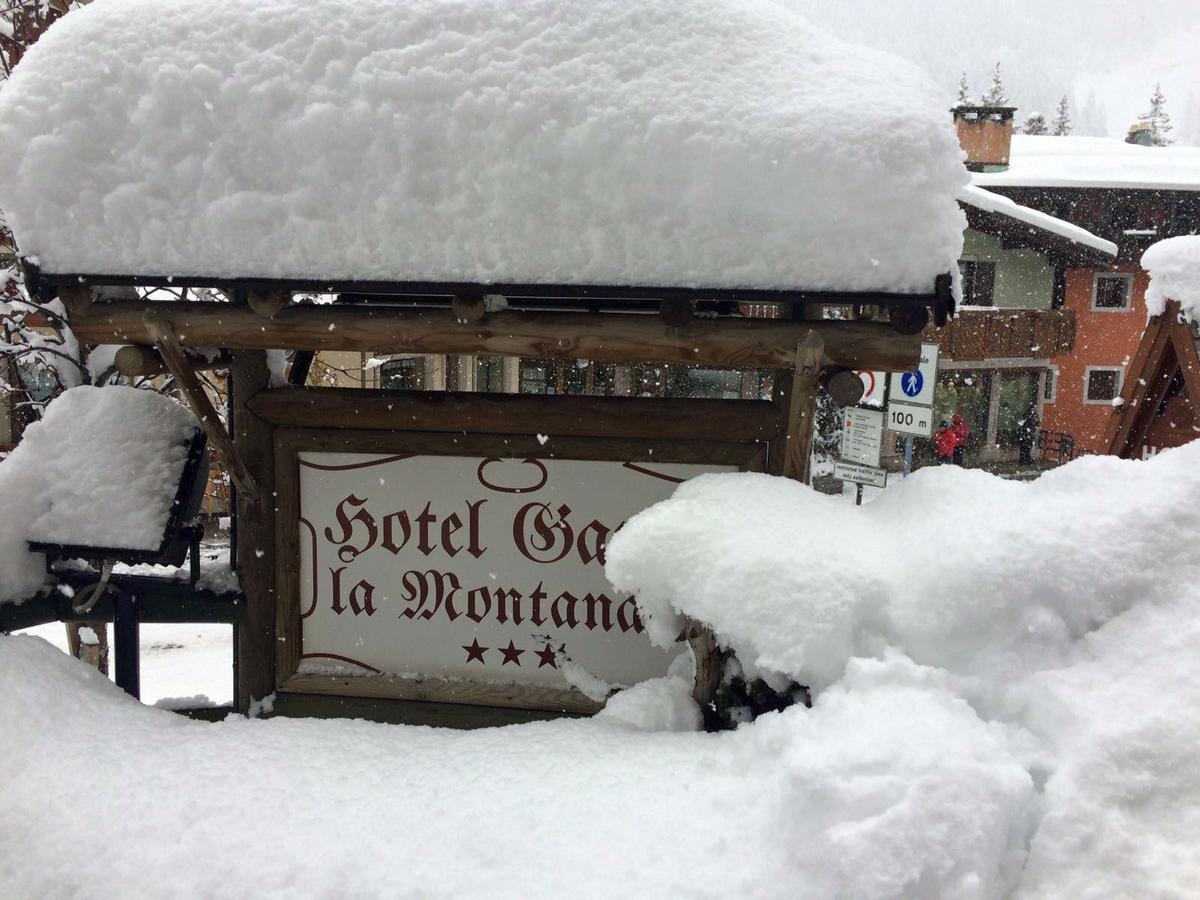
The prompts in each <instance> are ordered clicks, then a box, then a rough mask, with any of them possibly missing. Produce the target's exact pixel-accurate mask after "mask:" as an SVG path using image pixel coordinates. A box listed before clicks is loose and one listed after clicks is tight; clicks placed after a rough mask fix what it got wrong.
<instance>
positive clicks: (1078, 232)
mask: <svg viewBox="0 0 1200 900" xmlns="http://www.w3.org/2000/svg"><path fill="white" fill-rule="evenodd" d="M958 199H959V200H960V201H961V202H963V203H966V204H969V205H970V206H974V207H976V208H977V209H982V210H986V211H987V212H994V213H999V214H1000V215H1003V216H1008V217H1009V218H1010V219H1016V220H1017V221H1018V222H1024V223H1025V224H1026V225H1032V226H1034V227H1035V228H1040V229H1041V230H1042V231H1049V232H1050V233H1051V234H1057V235H1058V236H1059V237H1064V238H1066V239H1067V240H1069V241H1074V242H1075V243H1076V244H1083V245H1084V246H1085V247H1091V248H1092V249H1094V250H1099V251H1100V252H1101V253H1106V254H1108V255H1109V256H1112V257H1116V255H1117V245H1116V244H1114V243H1113V242H1112V241H1107V240H1105V239H1104V238H1102V237H1099V236H1097V235H1094V234H1092V233H1091V232H1090V231H1088V230H1087V229H1086V228H1080V227H1079V226H1078V225H1072V224H1071V223H1070V222H1065V221H1063V220H1062V219H1059V218H1056V217H1054V216H1052V215H1049V214H1048V213H1044V212H1042V211H1041V210H1037V209H1030V208H1029V207H1028V206H1022V205H1021V204H1019V203H1017V202H1016V201H1014V200H1012V199H1010V198H1008V197H1005V196H1003V195H1001V194H995V193H992V192H991V191H988V190H984V189H983V188H981V187H977V186H976V185H973V184H969V185H967V186H966V187H964V188H963V189H962V190H961V191H959V192H958Z"/></svg>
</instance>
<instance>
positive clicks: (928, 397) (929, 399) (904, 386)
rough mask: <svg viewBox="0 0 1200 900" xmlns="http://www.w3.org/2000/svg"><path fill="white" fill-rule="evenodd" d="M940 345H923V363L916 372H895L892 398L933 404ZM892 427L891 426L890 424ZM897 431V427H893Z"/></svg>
mask: <svg viewBox="0 0 1200 900" xmlns="http://www.w3.org/2000/svg"><path fill="white" fill-rule="evenodd" d="M937 363H938V345H937V344H922V345H921V364H920V365H919V366H918V367H917V371H915V372H893V373H892V379H891V382H892V384H891V392H890V395H889V396H890V400H893V401H894V400H899V401H900V402H902V403H920V404H922V405H923V406H932V405H933V389H934V386H935V385H936V384H937ZM888 427H889V428H891V426H890V425H889V426H888ZM892 430H893V431H895V430H896V429H892Z"/></svg>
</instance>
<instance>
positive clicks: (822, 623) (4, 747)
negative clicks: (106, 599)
mask: <svg viewBox="0 0 1200 900" xmlns="http://www.w3.org/2000/svg"><path fill="white" fill-rule="evenodd" d="M689 485H690V487H687V488H686V489H685V488H681V489H680V490H679V491H677V493H676V495H675V497H674V498H673V499H672V500H669V501H665V502H664V503H663V504H660V505H659V506H657V507H655V508H653V509H652V510H651V511H650V512H648V513H647V514H643V515H642V516H639V517H636V518H634V519H633V520H631V521H630V523H629V524H628V525H627V526H626V528H625V529H623V530H622V531H621V533H620V534H619V535H618V537H619V538H620V540H614V542H613V544H612V546H611V547H610V569H609V574H610V577H613V578H614V580H616V581H618V582H620V581H622V580H629V579H633V580H639V579H641V580H643V581H644V582H645V591H644V592H645V594H646V596H645V598H644V603H643V606H644V608H645V609H646V612H647V614H648V615H650V616H652V617H653V616H662V617H669V612H667V611H664V607H667V606H680V604H682V605H683V606H686V607H688V608H690V609H691V610H692V611H693V612H695V613H703V616H702V617H703V618H704V619H705V620H706V621H709V622H711V623H713V624H714V625H715V626H716V627H717V628H718V631H719V633H721V634H723V635H725V636H727V637H728V639H729V640H730V641H731V642H732V643H733V644H734V645H735V646H737V647H738V652H739V655H740V656H741V657H742V659H743V660H744V661H745V662H746V663H747V664H750V663H753V664H755V665H757V666H759V667H760V669H761V670H762V671H763V672H764V674H768V675H769V674H770V672H769V671H768V670H774V671H776V672H784V673H792V674H794V673H805V672H807V673H808V674H809V675H810V676H811V677H810V678H807V679H806V681H807V683H809V684H812V685H814V688H815V690H814V703H813V707H812V708H811V709H805V708H803V707H792V708H790V709H788V710H786V711H784V712H782V713H774V714H768V715H764V716H762V717H760V718H759V719H758V720H757V721H755V722H754V723H752V724H748V725H743V726H742V727H740V728H738V729H737V730H736V731H732V732H724V733H721V734H705V733H701V732H697V731H695V730H692V729H694V727H695V722H696V715H695V712H696V711H695V708H694V706H693V705H692V704H691V701H690V698H689V697H688V683H687V681H686V680H684V679H681V678H668V679H660V680H658V681H653V682H646V683H644V684H642V685H639V686H638V687H636V688H633V689H630V690H628V691H625V692H623V693H621V694H618V695H617V696H616V697H615V698H613V699H612V700H610V702H609V705H608V708H607V709H606V710H605V711H604V712H603V713H601V714H600V715H599V716H597V717H595V718H593V719H585V720H569V721H558V722H542V723H536V724H531V725H520V726H511V727H509V728H503V729H490V730H482V731H476V732H456V731H449V730H438V729H430V728H424V727H408V726H390V725H376V724H370V723H366V722H356V721H316V720H287V719H268V720H247V719H245V718H242V717H240V716H236V715H234V716H229V717H227V718H226V719H225V720H224V721H222V722H220V723H212V724H210V723H204V722H196V721H191V720H187V719H184V718H181V717H179V716H176V715H174V714H172V713H169V712H166V711H165V710H161V709H154V708H151V707H148V706H143V705H139V704H137V703H134V702H133V701H131V700H130V699H129V698H127V697H126V696H125V695H123V694H122V693H121V692H120V691H118V690H117V689H116V688H115V686H113V685H112V684H111V683H110V682H108V681H106V680H104V679H102V678H101V677H100V676H99V675H98V674H96V673H95V672H94V671H93V670H89V669H87V668H86V667H84V666H82V665H80V664H78V663H76V662H74V661H72V660H70V659H69V658H68V657H67V656H66V655H65V654H63V653H60V652H58V651H57V650H55V649H54V648H53V647H51V646H49V645H48V644H47V643H46V642H44V641H41V640H39V639H37V638H36V637H32V636H15V637H9V638H0V686H3V690H0V761H3V764H2V765H0V827H3V829H4V833H5V840H4V841H3V842H0V897H9V896H12V897H25V896H47V895H49V896H76V895H83V896H122V897H142V896H155V897H157V896H163V895H167V896H187V897H191V896H204V897H210V896H212V897H225V896H228V897H235V896H236V897H240V896H249V895H254V896H282V895H288V896H314V897H333V896H347V895H350V896H356V897H358V896H363V897H391V896H422V897H424V896H438V897H468V896H472V897H473V896H488V897H522V898H525V897H548V896H556V897H557V896H570V897H576V896H577V897H630V896H634V897H639V898H640V897H678V896H688V897H717V896H722V897H723V896H731V895H732V896H739V897H753V898H759V897H763V898H775V897H781V898H782V897H787V898H796V897H798V898H821V900H825V898H843V897H844V898H855V900H857V898H901V897H903V898H955V900H957V898H1001V897H1010V896H1015V897H1021V898H1071V900H1074V898H1131V900H1133V898H1137V900H1142V898H1187V897H1195V896H1197V892H1196V887H1195V886H1196V885H1197V884H1200V843H1198V842H1197V841H1196V840H1195V835H1196V834H1197V831H1198V830H1200V691H1198V690H1197V688H1196V685H1197V684H1200V654H1197V653H1196V647H1197V646H1200V577H1197V576H1200V560H1197V558H1196V555H1195V553H1194V548H1195V547H1196V545H1197V539H1198V537H1200V507H1198V506H1197V504H1196V502H1195V498H1196V497H1197V496H1200V442H1197V443H1195V444H1193V445H1191V446H1189V447H1183V448H1179V449H1177V450H1171V451H1167V452H1165V453H1162V454H1160V455H1159V456H1157V457H1155V458H1154V459H1152V460H1149V461H1146V462H1140V461H1139V462H1133V461H1121V460H1116V459H1112V458H1100V457H1090V458H1087V459H1084V460H1080V461H1077V462H1074V463H1071V464H1069V465H1067V466H1064V467H1062V468H1060V469H1056V470H1055V471H1054V472H1051V473H1049V474H1048V475H1045V476H1043V477H1042V478H1040V479H1038V480H1037V481H1035V482H1030V483H1020V482H1012V481H1006V480H1003V479H999V478H996V477H995V476H991V475H988V474H986V473H983V472H978V471H969V470H967V471H964V470H961V469H957V468H954V467H941V468H932V469H929V470H922V471H921V472H919V473H917V474H916V475H914V476H913V477H912V478H910V479H907V480H905V481H904V482H902V483H900V484H898V485H897V486H896V487H895V488H889V489H888V490H887V491H885V492H883V493H882V494H881V495H880V496H878V497H876V498H875V499H874V500H873V501H872V502H871V503H869V504H867V505H865V506H863V507H855V506H853V505H852V504H850V503H847V502H846V501H845V500H843V499H841V498H832V497H824V496H821V495H817V494H815V493H814V492H811V491H808V490H807V489H805V488H802V487H800V486H797V485H795V484H792V483H787V482H781V481H779V480H766V479H763V478H760V477H757V476H733V477H732V478H730V477H720V476H714V477H711V478H708V479H707V481H695V482H690V483H689ZM730 500H733V501H734V504H733V505H734V508H731V504H730V502H729V501H730ZM751 513H753V515H751ZM713 517H717V518H718V519H719V521H720V522H722V523H723V527H722V528H720V529H706V528H704V527H703V525H704V522H705V521H706V520H710V519H711V518H713ZM755 522H757V523H758V524H757V525H755V524H754V523H755ZM815 522H819V523H820V525H821V530H820V531H817V532H814V531H813V529H812V525H813V523H815ZM806 523H807V524H806ZM955 525H957V527H956V528H955V527H953V526H955ZM985 526H990V527H991V531H989V530H988V528H987V527H985ZM754 528H759V529H761V532H759V533H755V532H754V531H753V529H754ZM847 528H850V529H853V531H854V533H855V534H857V535H859V537H860V538H861V542H860V543H865V544H869V546H868V547H866V549H865V550H864V549H863V548H862V547H856V546H855V545H854V544H852V543H849V542H846V541H844V540H839V539H838V535H839V532H841V533H842V534H843V536H844V532H845V529H847ZM918 528H924V529H926V530H925V531H923V532H917V531H916V529H918ZM689 529H691V530H689ZM806 529H807V531H806ZM912 533H919V534H921V535H924V536H925V538H924V540H922V541H917V542H914V541H912V540H911V539H908V538H907V537H906V535H909V534H912ZM771 535H775V536H776V537H775V538H771V537H770V536H771ZM888 535H896V536H897V537H896V538H895V540H894V541H893V543H894V546H893V547H891V549H889V544H888V540H889V538H888V537H887V536H888ZM931 535H932V536H933V539H932V540H931V539H930V536H931ZM988 535H990V537H988ZM672 536H673V537H672ZM706 541H707V543H705V542H706ZM722 541H726V542H729V541H734V542H739V541H740V542H746V543H747V544H749V549H746V548H743V550H742V552H741V553H735V552H732V550H731V548H729V547H725V548H722V547H720V546H718V545H719V544H720V542H722ZM821 541H824V542H825V543H821ZM805 548H807V549H805ZM868 551H869V552H868ZM688 554H695V555H696V557H695V558H694V559H692V560H691V561H690V563H688V564H687V565H686V566H685V565H684V563H685V562H686V561H685V559H684V556H685V555H688ZM839 554H841V555H840V556H839ZM872 554H873V555H872ZM614 560H616V567H615V568H613V562H614ZM664 567H666V569H668V570H670V571H669V572H667V576H669V577H663V578H661V579H660V580H659V581H658V582H656V583H653V584H652V583H651V582H652V581H654V579H655V578H658V577H659V576H660V575H662V574H663V569H664ZM848 573H850V574H848ZM851 574H853V577H851ZM856 579H857V580H856ZM739 584H740V587H736V588H731V587H730V586H731V585H739ZM706 585H708V586H710V588H711V590H709V591H707V592H706V590H705V586H706ZM721 597H725V598H726V600H725V604H724V605H722V604H721V603H720V602H719V601H720V598H721ZM730 597H735V598H736V600H737V603H736V605H733V606H731V605H729V604H728V599H729V598H730ZM731 612H734V613H736V614H737V615H735V616H733V617H732V618H729V614H730V613H731ZM58 627H59V626H47V628H44V629H41V631H42V633H46V634H48V635H49V636H50V637H52V638H54V639H55V640H56V641H59V642H60V643H61V640H62V639H61V637H59V633H58V631H57V629H58ZM668 631H669V629H668ZM193 633H194V634H197V635H201V636H202V638H201V639H200V640H199V641H194V640H193V639H192V638H191V637H190V635H191V634H193ZM226 634H227V631H218V630H216V629H208V628H192V627H188V626H175V627H172V628H170V629H163V630H157V629H155V630H152V629H150V628H149V627H148V628H147V630H146V632H145V639H146V642H147V655H146V657H145V660H144V663H143V665H144V679H145V682H146V687H147V696H148V697H149V698H154V699H157V698H159V697H161V696H165V695H180V694H192V693H196V692H201V691H202V692H204V693H208V694H209V696H210V697H212V698H213V699H214V700H219V699H224V698H225V697H227V695H228V680H227V679H228V662H227V661H228V649H227V644H225V643H223V640H227V638H224V635H226ZM205 638H207V639H205ZM176 642H178V643H183V644H184V645H185V648H178V649H176V648H172V649H165V648H162V647H161V646H160V647H159V648H157V649H156V648H154V647H153V645H154V644H159V645H162V644H165V643H176ZM202 670H203V671H208V672H212V673H214V674H215V673H219V674H220V678H219V680H216V681H209V682H206V681H205V680H204V677H198V676H201V675H202ZM86 809H94V810H98V811H102V815H101V816H100V817H97V816H92V815H84V814H81V812H82V811H83V810H86ZM99 820H104V821H115V822H119V823H120V827H119V828H105V827H102V826H98V825H97V824H96V823H97V821H99ZM80 848H86V853H87V858H88V859H89V860H102V861H103V864H97V865H91V864H89V865H80V864H79V859H80Z"/></svg>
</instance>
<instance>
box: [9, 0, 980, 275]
mask: <svg viewBox="0 0 1200 900" xmlns="http://www.w3.org/2000/svg"><path fill="white" fill-rule="evenodd" d="M64 72H69V73H70V77H69V78H64V77H63V73H64ZM945 106H946V104H945V102H944V98H943V97H941V96H940V94H939V92H938V91H937V90H936V88H935V87H934V86H933V84H932V82H930V81H929V79H928V77H927V76H926V75H925V73H923V72H922V71H920V70H919V69H918V68H917V67H915V66H913V65H912V64H910V63H908V62H906V61H903V60H901V59H899V58H897V57H893V56H889V55H887V54H883V53H879V52H876V51H872V50H868V49H864V48H859V47H855V46H852V45H850V44H846V43H844V42H841V41H838V40H835V39H833V38H831V37H828V36H826V35H824V34H823V33H821V32H819V31H816V30H815V29H813V28H811V27H810V26H809V25H808V24H807V23H806V22H804V21H803V20H801V19H799V18H798V17H796V16H795V15H794V14H793V13H791V12H789V11H788V10H786V9H784V8H783V7H782V6H780V5H778V4H776V3H772V2H769V0H736V2H735V0H659V2H649V0H638V2H630V0H590V2H578V3H562V2H559V0H491V2H486V3H481V2H474V0H406V2H404V3H397V2H394V0H271V2H266V3H246V2H243V0H173V2H171V3H162V2H160V0H97V2H95V3H92V4H90V5H88V6H87V7H85V8H82V9H78V10H76V11H74V12H73V13H72V14H71V15H70V16H67V17H65V18H64V19H63V20H62V21H60V22H59V23H57V24H55V25H54V26H53V27H52V28H51V29H50V30H49V32H48V33H47V34H46V35H45V36H44V37H43V38H42V39H40V40H39V41H38V42H37V44H36V45H34V46H33V47H32V48H31V49H30V51H29V53H28V54H27V55H26V57H25V58H24V60H23V61H22V62H21V64H20V66H18V67H17V69H16V72H15V73H14V75H13V76H12V78H11V79H10V80H9V81H8V83H7V84H6V85H5V87H4V90H3V92H0V207H2V208H3V209H4V210H5V212H6V213H7V214H8V217H9V224H10V225H11V226H12V229H13V231H14V233H15V235H16V239H17V244H18V246H19V247H20V248H21V250H22V252H23V253H25V254H31V255H33V256H35V257H37V259H38V260H39V262H40V264H41V265H42V267H43V268H44V269H45V270H47V271H50V272H56V273H79V272H88V273H111V274H122V273H142V274H161V275H189V274H192V275H208V276H219V275H226V276H292V277H311V278H316V279H338V278H343V279H344V278H363V279H369V278H374V279H400V280H404V279H408V280H449V281H480V282H551V283H555V282H558V283H567V282H570V283H579V282H598V283H611V284H629V283H633V284H660V285H704V286H742V287H805V288H837V289H846V290H855V289H860V290H867V289H892V290H907V291H923V292H929V291H931V290H932V286H933V279H934V277H935V276H936V275H937V274H939V273H942V272H948V271H951V270H954V269H955V260H956V258H957V254H958V250H959V249H960V247H961V244H962V230H963V227H964V226H965V220H964V219H963V216H962V213H961V212H960V211H959V209H958V206H957V204H956V203H955V199H954V197H955V193H956V191H957V190H958V189H959V188H960V187H962V186H963V185H965V184H966V182H967V175H966V171H965V169H964V168H963V166H962V164H961V161H960V151H959V148H958V143H957V141H956V139H955V136H954V131H953V128H952V125H951V121H950V116H949V114H948V113H947V112H946V108H945ZM913 223H919V227H913Z"/></svg>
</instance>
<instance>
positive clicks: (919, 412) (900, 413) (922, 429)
mask: <svg viewBox="0 0 1200 900" xmlns="http://www.w3.org/2000/svg"><path fill="white" fill-rule="evenodd" d="M887 427H888V430H889V431H898V432H900V433H901V434H915V435H916V436H917V437H932V436H933V408H932V407H929V406H917V405H916V404H915V403H897V402H896V401H895V400H892V401H891V402H889V403H888V408H887Z"/></svg>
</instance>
